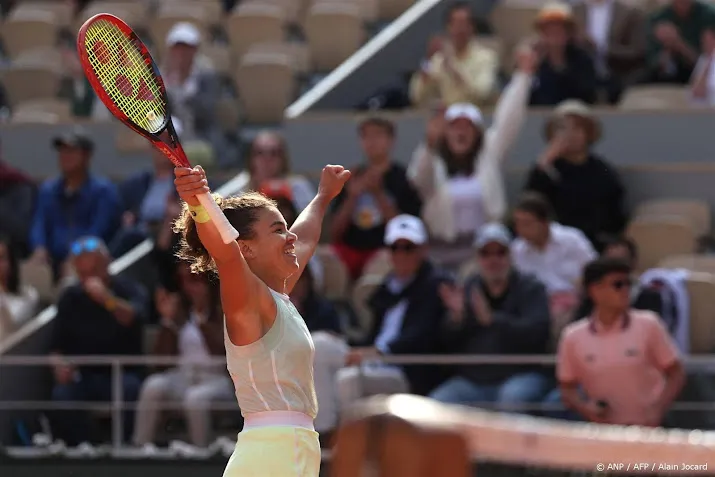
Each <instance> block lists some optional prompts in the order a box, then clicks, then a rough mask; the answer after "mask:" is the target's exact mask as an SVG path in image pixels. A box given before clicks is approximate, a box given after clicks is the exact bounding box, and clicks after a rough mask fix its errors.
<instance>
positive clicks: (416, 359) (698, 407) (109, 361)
mask: <svg viewBox="0 0 715 477" xmlns="http://www.w3.org/2000/svg"><path fill="white" fill-rule="evenodd" d="M63 360H64V361H65V362H66V363H68V364H71V365H74V366H109V367H111V373H112V382H113V386H112V400H111V402H108V403H98V402H70V403H67V402H64V403H63V402H54V401H43V400H38V401H33V400H13V401H11V400H0V411H9V412H10V413H13V412H16V411H43V410H50V409H52V410H62V409H64V410H70V409H84V410H94V411H105V412H110V413H111V426H112V447H113V448H114V449H115V450H116V449H120V448H121V447H122V438H121V436H122V434H123V429H122V419H121V417H122V411H123V410H125V409H130V408H132V407H134V406H135V404H131V405H130V404H129V403H126V402H124V398H123V395H122V394H123V393H122V386H121V383H122V375H123V372H124V368H125V367H126V366H176V365H178V364H179V362H180V361H179V358H178V357H176V356H63ZM380 362H382V363H384V364H394V365H418V364H419V365H437V366H445V365H514V364H531V365H542V366H544V367H553V365H554V364H555V356H553V355H519V356H515V355H468V354H467V355H456V354H455V355H401V356H382V357H381V358H380ZM54 363H56V358H54V357H52V356H47V355H45V356H0V374H5V372H6V371H5V369H6V368H7V367H11V366H18V367H47V366H51V365H52V364H54ZM183 364H186V363H185V362H182V365H183ZM210 365H215V366H225V365H226V360H225V359H223V358H212V359H211V360H210V361H209V360H207V361H205V362H201V364H200V366H202V367H203V366H210ZM685 365H686V368H687V370H688V371H690V372H702V371H712V370H713V368H714V367H715V355H699V356H690V357H687V358H685ZM363 366H365V364H363V365H361V369H362V367H363ZM476 404H479V403H476ZM481 404H483V406H482V407H485V408H488V407H490V405H487V404H484V403H481ZM212 407H213V409H214V410H237V406H236V404H235V403H234V402H226V403H214V404H213V406H212ZM162 409H167V410H169V409H181V407H180V406H179V405H177V404H172V403H165V404H162ZM557 409H562V407H561V406H555V407H554V408H551V407H547V406H545V405H543V404H537V405H522V406H514V409H513V410H522V411H538V410H557ZM672 410H673V411H676V412H682V411H689V412H715V402H712V401H710V402H676V403H674V405H673V407H672Z"/></svg>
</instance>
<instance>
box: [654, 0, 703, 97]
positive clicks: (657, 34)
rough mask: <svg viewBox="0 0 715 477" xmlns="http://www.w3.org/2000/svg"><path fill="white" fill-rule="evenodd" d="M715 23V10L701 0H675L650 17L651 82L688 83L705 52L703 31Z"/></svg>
mask: <svg viewBox="0 0 715 477" xmlns="http://www.w3.org/2000/svg"><path fill="white" fill-rule="evenodd" d="M713 25H715V10H713V8H712V7H711V6H710V5H708V4H707V3H704V2H700V1H699V0H671V2H670V4H669V5H665V6H663V7H662V8H661V9H660V10H658V11H657V12H656V13H655V14H653V16H652V17H651V19H650V25H649V26H648V29H649V32H648V56H647V60H648V68H649V72H648V75H647V78H646V80H647V81H648V82H651V83H679V84H686V83H688V81H689V80H690V77H691V75H692V73H693V68H694V67H695V63H696V62H697V60H698V56H699V55H700V54H701V53H702V49H701V47H702V45H701V43H700V41H701V38H702V35H703V32H704V31H705V30H706V29H708V28H710V27H712V26H713Z"/></svg>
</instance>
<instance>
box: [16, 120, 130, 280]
mask: <svg viewBox="0 0 715 477" xmlns="http://www.w3.org/2000/svg"><path fill="white" fill-rule="evenodd" d="M53 144H54V147H55V149H56V150H57V152H58V155H59V166H60V177H58V178H56V179H50V180H48V181H47V182H45V183H44V184H42V187H41V188H40V192H39V195H38V201H37V207H36V209H35V215H34V218H33V221H32V231H31V234H30V245H31V247H32V250H33V252H32V257H31V259H32V260H34V261H36V262H39V263H51V264H52V266H53V267H54V270H55V273H56V275H59V272H60V270H61V269H62V266H63V261H64V260H65V258H66V257H67V253H68V252H69V247H70V244H72V243H73V242H74V241H75V240H77V239H78V238H79V237H82V236H87V235H92V236H96V237H99V238H101V239H102V240H104V241H107V240H109V239H110V238H112V236H113V235H114V233H115V232H116V231H117V226H118V222H119V215H120V212H121V211H120V200H119V194H118V193H117V189H116V187H115V186H114V184H112V183H111V182H109V181H108V180H106V179H103V178H100V177H98V176H95V175H94V174H92V173H91V172H90V170H89V166H90V159H91V157H92V152H93V150H94V143H93V142H92V140H91V139H90V138H89V137H88V136H87V135H86V134H85V133H84V132H83V131H82V130H79V129H78V130H75V131H73V132H70V133H68V134H65V135H62V136H58V137H56V138H55V139H54V140H53Z"/></svg>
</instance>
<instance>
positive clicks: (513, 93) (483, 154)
mask: <svg viewBox="0 0 715 477" xmlns="http://www.w3.org/2000/svg"><path fill="white" fill-rule="evenodd" d="M535 62H536V57H535V55H534V52H533V51H531V50H530V49H527V48H521V49H520V50H519V52H518V56H517V64H518V70H517V72H516V73H515V74H514V76H513V77H512V80H511V82H510V83H509V85H508V86H507V87H506V89H505V90H504V93H503V94H502V96H501V98H500V99H499V102H498V103H497V107H496V110H495V112H494V119H493V123H492V125H491V126H490V127H489V128H488V129H486V128H485V123H484V118H483V117H482V114H481V112H480V111H479V109H478V108H477V107H475V106H473V105H471V104H453V105H452V106H450V107H449V108H448V109H447V110H446V112H445V114H444V118H445V121H446V124H445V125H444V132H443V133H442V131H440V128H441V127H442V123H441V122H440V121H437V120H434V119H433V120H432V121H430V122H429V123H428V130H427V137H426V140H425V142H424V143H422V144H420V145H419V146H418V147H417V149H416V150H415V152H414V153H413V155H412V160H411V162H410V166H409V169H408V176H409V178H410V181H411V182H412V183H413V184H414V186H415V187H416V188H417V190H418V191H419V193H420V196H421V197H422V200H423V201H424V208H423V210H422V218H423V220H424V221H425V223H426V225H427V228H428V230H429V232H430V235H431V236H432V238H433V239H434V242H433V244H432V247H431V250H430V253H431V255H432V257H433V258H434V259H435V260H436V261H437V262H439V263H440V264H441V265H443V266H446V267H448V268H451V267H454V266H456V265H459V264H461V263H462V262H463V261H464V259H465V258H466V257H468V256H470V254H471V252H470V250H471V245H472V243H473V241H474V231H475V230H477V229H478V228H479V227H480V226H481V225H482V224H484V223H486V222H488V221H490V220H499V219H501V218H502V217H503V215H504V214H505V213H506V208H507V203H506V194H505V191H504V180H503V177H502V172H501V164H502V163H503V162H504V160H505V159H506V155H507V152H508V150H509V147H510V146H511V145H512V144H513V143H514V141H516V138H517V136H518V135H519V132H520V130H521V126H522V124H523V123H524V119H525V117H526V103H527V98H528V94H529V88H530V87H531V80H532V76H531V75H532V73H533V72H534V67H535Z"/></svg>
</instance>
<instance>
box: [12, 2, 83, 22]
mask: <svg viewBox="0 0 715 477" xmlns="http://www.w3.org/2000/svg"><path fill="white" fill-rule="evenodd" d="M30 10H42V11H45V12H50V13H52V15H53V16H54V21H55V23H56V24H57V25H58V26H59V27H62V28H64V27H68V26H70V24H71V23H72V19H73V17H74V11H73V9H72V5H71V4H70V2H58V1H56V0H44V1H42V0H22V1H20V2H17V3H16V5H15V7H14V8H13V9H12V11H11V12H10V13H9V14H8V18H12V17H14V16H18V15H19V16H23V15H25V12H26V11H30Z"/></svg>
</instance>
